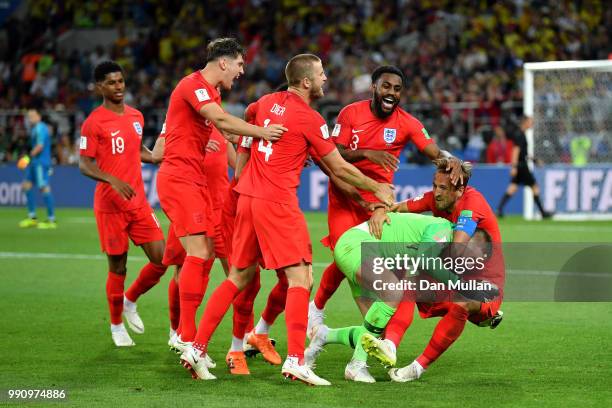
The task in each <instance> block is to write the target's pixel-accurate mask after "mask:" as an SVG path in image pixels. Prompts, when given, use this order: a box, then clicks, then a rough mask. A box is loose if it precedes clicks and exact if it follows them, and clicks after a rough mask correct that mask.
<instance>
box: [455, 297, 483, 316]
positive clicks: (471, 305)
mask: <svg viewBox="0 0 612 408" xmlns="http://www.w3.org/2000/svg"><path fill="white" fill-rule="evenodd" d="M455 305H457V306H459V307H461V308H462V309H464V310H465V311H467V312H468V313H469V314H473V313H478V312H480V302H477V301H473V300H472V301H468V302H455Z"/></svg>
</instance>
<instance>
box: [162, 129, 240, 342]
mask: <svg viewBox="0 0 612 408" xmlns="http://www.w3.org/2000/svg"><path fill="white" fill-rule="evenodd" d="M164 147H165V134H164V133H162V134H161V135H160V136H159V137H158V138H157V141H156V142H155V147H154V148H153V159H154V160H155V162H157V163H161V162H162V159H163V153H164ZM206 152H207V154H206V157H205V158H204V168H205V170H206V181H207V185H208V187H209V189H210V195H211V201H212V209H213V218H214V223H215V236H214V237H213V238H214V239H213V242H214V251H215V255H214V257H213V258H211V259H209V260H208V261H207V263H210V264H212V263H213V262H214V259H215V258H216V259H219V261H220V262H221V265H222V266H223V269H224V271H225V274H226V275H227V273H228V272H229V268H228V265H227V255H226V248H225V238H224V237H223V234H222V229H221V213H222V208H223V202H224V199H225V192H226V191H227V189H228V188H229V177H228V165H229V166H230V167H232V168H234V163H235V159H236V151H235V150H234V146H233V145H232V144H231V143H229V142H228V141H227V140H226V139H225V138H224V137H223V136H222V135H221V133H220V132H219V131H218V130H217V129H216V128H213V131H212V132H211V135H210V140H209V141H208V144H207V146H206ZM185 256H186V252H185V250H184V249H183V246H182V245H181V242H180V241H179V239H178V237H177V236H176V233H175V231H174V227H173V225H172V224H170V226H169V227H168V240H167V242H166V250H165V251H164V258H163V264H164V265H166V266H170V265H175V266H176V270H175V273H174V276H173V279H171V280H170V283H169V286H168V302H169V306H170V324H171V326H170V339H169V341H168V345H169V346H170V347H171V348H172V349H177V350H180V351H181V352H182V347H183V346H184V342H183V341H181V339H180V337H178V336H179V335H180V330H179V318H180V301H179V299H180V298H179V288H178V278H179V276H180V269H181V267H182V265H183V262H184V261H185ZM211 266H212V265H211ZM177 331H178V333H177ZM177 341H178V343H177Z"/></svg>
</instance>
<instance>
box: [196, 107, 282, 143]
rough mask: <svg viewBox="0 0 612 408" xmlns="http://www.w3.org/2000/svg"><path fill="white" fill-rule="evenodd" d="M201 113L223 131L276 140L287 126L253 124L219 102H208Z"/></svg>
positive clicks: (201, 109)
mask: <svg viewBox="0 0 612 408" xmlns="http://www.w3.org/2000/svg"><path fill="white" fill-rule="evenodd" d="M200 115H202V116H203V117H205V118H206V119H208V120H210V121H211V122H212V123H213V124H214V125H215V126H216V127H217V129H219V130H220V131H221V132H227V133H233V134H236V135H245V136H251V137H254V138H256V139H264V140H267V141H271V142H274V141H276V140H278V139H280V138H281V136H282V135H283V133H285V132H286V131H287V128H286V127H284V126H283V125H279V124H272V125H269V126H266V127H261V126H255V125H251V124H249V123H247V122H245V121H244V120H242V119H240V118H237V117H236V116H233V115H230V114H229V113H227V112H225V111H224V110H223V109H222V108H221V107H220V106H219V105H218V104H216V103H208V104H206V105H204V106H202V108H200Z"/></svg>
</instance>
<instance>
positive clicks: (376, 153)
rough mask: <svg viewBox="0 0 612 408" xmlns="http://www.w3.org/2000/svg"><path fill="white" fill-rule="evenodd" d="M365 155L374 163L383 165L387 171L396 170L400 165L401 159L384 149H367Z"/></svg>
mask: <svg viewBox="0 0 612 408" xmlns="http://www.w3.org/2000/svg"><path fill="white" fill-rule="evenodd" d="M364 155H365V157H366V158H367V159H368V160H369V161H371V162H372V163H376V164H378V165H380V166H382V168H383V169H385V171H396V170H397V169H398V166H399V159H398V158H397V157H395V156H394V155H392V154H391V153H388V152H385V151H383V150H366V151H365V153H364Z"/></svg>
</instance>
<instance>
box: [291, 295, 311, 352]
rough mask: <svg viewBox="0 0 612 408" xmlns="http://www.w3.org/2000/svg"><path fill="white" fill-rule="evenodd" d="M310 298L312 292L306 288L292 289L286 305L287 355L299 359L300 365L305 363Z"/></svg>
mask: <svg viewBox="0 0 612 408" xmlns="http://www.w3.org/2000/svg"><path fill="white" fill-rule="evenodd" d="M309 298H310V292H309V291H308V289H306V288H302V287H292V288H289V289H288V290H287V304H286V305H285V322H286V324H287V355H288V356H289V357H297V358H298V360H299V364H303V363H304V346H305V343H306V326H307V325H308V300H309Z"/></svg>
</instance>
